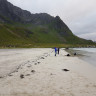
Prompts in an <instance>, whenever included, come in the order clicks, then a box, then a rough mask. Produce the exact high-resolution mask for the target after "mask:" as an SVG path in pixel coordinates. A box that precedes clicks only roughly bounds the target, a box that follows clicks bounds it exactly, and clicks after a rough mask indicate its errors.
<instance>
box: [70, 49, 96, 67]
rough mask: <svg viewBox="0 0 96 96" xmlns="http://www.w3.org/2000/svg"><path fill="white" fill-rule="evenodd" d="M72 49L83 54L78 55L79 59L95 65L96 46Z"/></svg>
mask: <svg viewBox="0 0 96 96" xmlns="http://www.w3.org/2000/svg"><path fill="white" fill-rule="evenodd" d="M72 50H73V51H74V52H76V53H77V54H81V55H83V56H79V58H80V59H82V60H84V61H86V62H88V63H90V64H92V65H93V66H95V67H96V48H72Z"/></svg>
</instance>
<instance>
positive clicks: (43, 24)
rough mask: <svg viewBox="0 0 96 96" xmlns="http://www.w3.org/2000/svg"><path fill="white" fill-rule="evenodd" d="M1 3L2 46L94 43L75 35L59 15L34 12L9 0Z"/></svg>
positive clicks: (0, 33)
mask: <svg viewBox="0 0 96 96" xmlns="http://www.w3.org/2000/svg"><path fill="white" fill-rule="evenodd" d="M0 5H1V7H0V22H1V25H0V27H1V28H2V29H0V41H1V42H0V44H1V46H9V45H11V46H13V45H15V46H22V45H24V44H25V45H32V46H35V45H38V44H41V45H43V44H49V43H51V44H53V45H54V44H57V45H58V44H72V45H74V44H94V42H92V41H91V40H85V39H82V38H79V37H77V36H75V35H74V34H73V33H72V31H71V30H70V29H69V27H68V26H67V25H66V24H65V23H64V22H63V21H62V20H61V18H60V17H59V16H56V17H53V16H51V15H49V14H47V13H38V14H37V13H36V14H32V13H30V12H29V11H26V10H22V9H21V8H19V7H16V6H14V5H13V4H11V3H10V2H8V1H7V0H0ZM6 34H7V35H6ZM12 36H13V37H14V38H13V37H12ZM7 39H8V40H7ZM2 42H3V43H4V44H3V43H2Z"/></svg>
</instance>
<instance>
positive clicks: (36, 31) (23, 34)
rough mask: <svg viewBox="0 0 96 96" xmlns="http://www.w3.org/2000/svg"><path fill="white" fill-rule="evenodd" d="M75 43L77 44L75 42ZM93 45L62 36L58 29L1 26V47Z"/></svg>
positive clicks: (72, 37) (89, 42)
mask: <svg viewBox="0 0 96 96" xmlns="http://www.w3.org/2000/svg"><path fill="white" fill-rule="evenodd" d="M74 41H75V42H74ZM78 44H82V45H83V44H84V45H85V44H87V45H88V44H89V45H90V44H91V45H92V42H91V41H87V40H84V39H80V38H78V37H76V36H75V35H73V34H71V36H70V37H67V36H66V37H64V36H63V35H60V34H59V33H58V31H57V30H56V29H52V28H50V26H49V25H46V26H34V25H31V24H26V25H22V24H18V26H17V24H14V25H12V24H0V47H3V48H4V47H54V46H58V47H67V46H76V45H78ZM93 44H94V43H93Z"/></svg>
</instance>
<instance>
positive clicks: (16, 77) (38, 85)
mask: <svg viewBox="0 0 96 96" xmlns="http://www.w3.org/2000/svg"><path fill="white" fill-rule="evenodd" d="M7 52H8V53H7ZM6 54H7V55H6ZM66 54H67V52H66V51H65V50H64V49H61V50H60V54H59V55H57V56H54V55H55V54H54V49H51V48H37V49H35V48H34V49H18V50H15V49H14V50H11V49H10V50H7V49H5V50H3V49H1V50H0V96H96V67H94V66H92V65H91V64H88V63H87V62H85V61H83V60H80V59H79V58H78V57H76V56H74V57H67V56H66ZM5 57H6V58H5ZM4 58H5V59H4Z"/></svg>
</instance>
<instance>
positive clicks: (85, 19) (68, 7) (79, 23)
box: [8, 0, 96, 39]
mask: <svg viewBox="0 0 96 96" xmlns="http://www.w3.org/2000/svg"><path fill="white" fill-rule="evenodd" d="M8 1H10V2H11V3H13V4H14V5H16V6H18V7H21V8H22V9H24V10H28V11H30V12H31V13H43V12H44V13H49V14H51V15H52V16H56V15H59V16H60V17H61V19H62V20H63V21H64V22H65V23H66V24H67V25H68V26H69V28H70V29H71V30H72V32H73V33H74V34H76V35H79V36H81V35H82V36H83V34H89V33H91V32H96V26H95V25H96V19H95V18H96V17H95V16H96V0H8ZM94 35H95V36H96V34H94ZM84 38H85V36H84ZM88 38H89V39H92V38H93V37H90V36H88Z"/></svg>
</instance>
